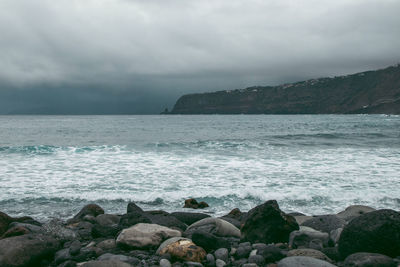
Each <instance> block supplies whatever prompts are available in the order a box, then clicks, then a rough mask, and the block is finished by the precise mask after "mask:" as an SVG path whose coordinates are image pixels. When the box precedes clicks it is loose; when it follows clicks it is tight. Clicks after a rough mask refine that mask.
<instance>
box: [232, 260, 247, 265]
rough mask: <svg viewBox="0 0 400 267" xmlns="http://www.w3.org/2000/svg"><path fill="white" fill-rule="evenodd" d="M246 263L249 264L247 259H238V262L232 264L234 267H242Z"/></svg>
mask: <svg viewBox="0 0 400 267" xmlns="http://www.w3.org/2000/svg"><path fill="white" fill-rule="evenodd" d="M246 263H247V259H238V260H235V261H234V262H232V266H235V267H236V266H237V267H240V266H243V265H244V264H246Z"/></svg>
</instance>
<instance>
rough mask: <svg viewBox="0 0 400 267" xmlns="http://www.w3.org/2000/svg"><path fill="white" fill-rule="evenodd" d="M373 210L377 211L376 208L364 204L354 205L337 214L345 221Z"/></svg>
mask: <svg viewBox="0 0 400 267" xmlns="http://www.w3.org/2000/svg"><path fill="white" fill-rule="evenodd" d="M371 211H375V209H374V208H371V207H368V206H363V205H352V206H349V207H347V208H346V209H345V210H344V211H341V212H339V213H338V214H337V216H338V217H339V218H341V219H343V220H345V221H351V220H352V219H354V218H356V217H359V216H361V215H363V214H365V213H368V212H371Z"/></svg>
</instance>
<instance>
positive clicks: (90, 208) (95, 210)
mask: <svg viewBox="0 0 400 267" xmlns="http://www.w3.org/2000/svg"><path fill="white" fill-rule="evenodd" d="M100 214H104V210H103V209H102V208H101V207H100V206H99V205H97V204H88V205H86V206H85V207H83V208H82V209H81V210H80V211H79V212H78V214H76V215H75V216H74V217H73V218H72V219H71V220H69V221H68V223H69V224H71V223H75V222H78V221H80V220H82V219H83V217H85V216H86V215H91V216H93V217H96V216H97V215H100Z"/></svg>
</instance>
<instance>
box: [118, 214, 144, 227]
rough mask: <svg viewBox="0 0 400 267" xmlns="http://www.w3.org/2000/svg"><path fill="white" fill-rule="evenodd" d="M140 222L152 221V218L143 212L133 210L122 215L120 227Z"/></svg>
mask: <svg viewBox="0 0 400 267" xmlns="http://www.w3.org/2000/svg"><path fill="white" fill-rule="evenodd" d="M138 223H151V220H150V219H149V218H148V217H147V216H145V215H144V214H143V213H141V212H134V211H131V212H129V213H127V214H124V215H122V217H121V220H120V222H119V226H120V228H128V227H131V226H133V225H135V224H138Z"/></svg>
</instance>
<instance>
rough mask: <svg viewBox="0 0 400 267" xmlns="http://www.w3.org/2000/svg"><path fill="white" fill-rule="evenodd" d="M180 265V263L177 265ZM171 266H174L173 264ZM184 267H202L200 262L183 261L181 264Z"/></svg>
mask: <svg viewBox="0 0 400 267" xmlns="http://www.w3.org/2000/svg"><path fill="white" fill-rule="evenodd" d="M178 264H179V265H180V263H178ZM179 265H178V266H179ZM172 266H174V267H175V266H176V265H175V263H174V264H173V265H172ZM183 266H184V267H203V264H201V263H200V262H194V261H185V262H184V263H183Z"/></svg>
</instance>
